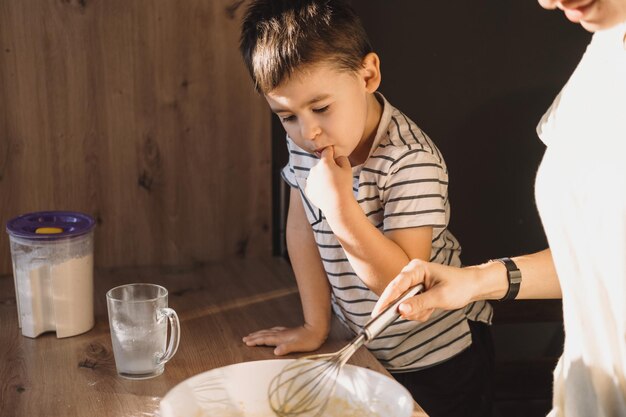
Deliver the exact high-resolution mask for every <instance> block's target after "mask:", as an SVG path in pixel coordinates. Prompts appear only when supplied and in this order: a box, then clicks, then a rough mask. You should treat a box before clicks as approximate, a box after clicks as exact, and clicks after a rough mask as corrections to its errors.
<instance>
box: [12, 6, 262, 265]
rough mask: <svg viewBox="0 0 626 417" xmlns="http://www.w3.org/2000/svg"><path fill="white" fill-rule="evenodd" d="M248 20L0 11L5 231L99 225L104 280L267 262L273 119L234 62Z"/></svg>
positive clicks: (221, 15)
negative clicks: (141, 271)
mask: <svg viewBox="0 0 626 417" xmlns="http://www.w3.org/2000/svg"><path fill="white" fill-rule="evenodd" d="M242 14H243V4H242V1H240V0H211V1H204V0H185V1H184V2H180V1H176V0H162V1H150V0H138V1H126V0H106V1H99V0H24V1H21V0H20V1H2V2H0V225H1V228H2V230H4V226H5V224H6V221H7V220H9V219H10V218H12V217H14V216H17V215H19V214H23V213H28V212H33V211H39V210H76V211H82V212H85V213H88V214H91V215H93V216H94V217H95V218H96V220H97V222H98V226H97V229H96V235H95V236H96V257H95V262H96V265H98V266H100V267H113V266H136V265H192V264H197V263H202V262H208V261H213V260H218V259H223V258H225V257H230V256H239V257H245V256H248V255H268V254H270V239H271V236H270V235H271V224H270V223H271V215H270V210H271V185H270V169H271V166H270V165H271V156H270V113H269V110H268V109H267V104H266V103H265V100H264V99H263V98H262V97H261V96H259V95H258V94H257V93H256V92H254V89H253V87H252V83H251V81H250V79H249V76H248V74H247V72H246V70H245V68H244V65H243V62H242V60H241V58H240V55H239V51H238V41H239V23H240V19H241V16H242ZM1 234H2V235H4V236H0V274H3V273H4V274H6V273H9V272H10V271H11V266H10V255H9V246H8V239H7V236H6V235H5V234H4V231H2V233H1Z"/></svg>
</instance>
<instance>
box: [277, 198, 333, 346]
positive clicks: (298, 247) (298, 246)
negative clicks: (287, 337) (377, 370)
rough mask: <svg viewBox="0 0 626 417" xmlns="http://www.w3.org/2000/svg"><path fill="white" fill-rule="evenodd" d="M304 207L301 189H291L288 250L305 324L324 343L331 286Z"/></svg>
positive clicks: (326, 333) (328, 315)
mask: <svg viewBox="0 0 626 417" xmlns="http://www.w3.org/2000/svg"><path fill="white" fill-rule="evenodd" d="M304 210H305V209H304V205H303V203H302V197H301V196H300V191H298V189H296V188H291V193H290V196H289V213H288V215H287V230H286V232H287V250H288V251H289V259H290V260H291V266H292V268H293V271H294V274H295V276H296V282H297V283H298V291H299V293H300V300H301V301H302V312H303V313H304V325H305V326H308V327H310V328H311V329H314V331H315V333H316V334H318V335H319V337H320V339H321V343H323V342H324V340H326V336H327V335H328V332H329V329H330V285H329V283H328V279H327V278H326V271H324V265H323V264H322V258H321V257H320V254H319V250H318V248H317V243H316V242H315V237H314V235H313V228H312V227H311V224H310V223H309V221H308V220H307V218H306V213H305V211H304ZM321 343H320V344H321Z"/></svg>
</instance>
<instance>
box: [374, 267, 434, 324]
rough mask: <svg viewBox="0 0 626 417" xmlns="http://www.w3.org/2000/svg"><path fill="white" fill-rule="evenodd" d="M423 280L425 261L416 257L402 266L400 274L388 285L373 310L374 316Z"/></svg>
mask: <svg viewBox="0 0 626 417" xmlns="http://www.w3.org/2000/svg"><path fill="white" fill-rule="evenodd" d="M422 282H424V262H422V261H420V260H417V259H414V260H412V261H411V262H409V263H408V264H407V265H406V266H405V267H404V268H402V271H400V273H399V274H398V276H396V277H395V278H394V279H393V280H392V281H391V282H390V283H389V285H387V288H385V290H384V291H383V293H382V294H381V295H380V298H379V299H378V302H376V305H375V306H374V309H373V310H372V317H376V316H377V315H379V314H380V313H381V312H382V311H383V310H384V308H385V307H386V306H387V305H388V304H390V303H392V302H393V301H394V300H396V299H397V298H398V297H400V295H402V293H404V292H405V291H406V290H407V289H409V287H412V286H413V285H417V284H420V283H422ZM413 298H415V297H413ZM403 304H406V303H403Z"/></svg>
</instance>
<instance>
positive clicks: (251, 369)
mask: <svg viewBox="0 0 626 417" xmlns="http://www.w3.org/2000/svg"><path fill="white" fill-rule="evenodd" d="M291 361H293V359H275V360H266V361H254V362H243V363H238V364H235V365H230V366H225V367H223V368H217V369H213V370H211V371H207V372H203V373H201V374H198V375H196V376H193V377H191V378H189V379H187V380H185V381H183V382H181V383H180V384H178V385H176V386H175V387H174V388H172V389H171V390H170V391H169V392H168V393H167V394H166V395H165V397H163V399H162V400H161V405H160V414H161V416H162V417H209V416H210V417H275V415H274V413H273V412H272V411H271V409H270V406H269V403H268V399H267V388H268V386H269V383H270V381H271V379H272V378H273V377H274V376H275V375H276V374H277V373H278V372H280V371H281V370H282V369H283V368H284V367H285V366H286V365H287V364H288V363H289V362H291ZM412 412H413V398H412V397H411V395H410V394H409V392H408V391H407V390H406V389H405V388H404V387H403V386H402V385H400V384H399V383H398V382H397V381H395V380H394V379H392V378H389V377H387V376H385V375H382V374H380V373H378V372H374V371H371V370H369V369H365V368H360V367H358V366H353V365H345V366H344V368H343V369H342V371H341V373H340V375H339V378H338V379H337V387H336V388H335V393H334V394H333V398H332V399H331V401H330V402H329V405H328V407H327V409H326V412H325V413H324V415H325V416H328V417H335V416H336V417H340V416H341V417H410V416H411V414H412Z"/></svg>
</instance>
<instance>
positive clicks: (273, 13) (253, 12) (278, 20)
mask: <svg viewBox="0 0 626 417" xmlns="http://www.w3.org/2000/svg"><path fill="white" fill-rule="evenodd" d="M240 50H241V54H242V55H243V58H244V61H245V64H246V66H247V67H248V71H250V75H251V76H252V80H253V81H254V84H255V87H256V89H257V90H258V91H260V92H263V93H266V92H268V91H271V90H273V89H274V88H276V87H277V86H278V85H280V83H281V82H283V81H284V80H285V79H286V78H288V77H289V76H290V75H291V74H293V72H294V71H295V70H296V69H298V68H301V67H303V66H306V65H308V64H314V63H318V62H324V61H328V62H332V63H333V65H335V67H336V68H337V69H339V70H346V71H357V70H358V69H360V68H361V65H362V60H363V58H364V57H365V55H367V54H368V53H370V52H372V47H371V45H370V42H369V40H368V38H367V34H366V33H365V29H364V28H363V25H362V24H361V20H360V19H359V17H358V16H357V15H356V13H355V12H354V10H353V9H352V8H351V7H350V5H349V4H348V3H347V2H346V1H344V0H253V1H252V3H251V4H250V6H249V7H248V9H247V12H246V15H245V16H244V20H243V23H242V28H241V41H240Z"/></svg>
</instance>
